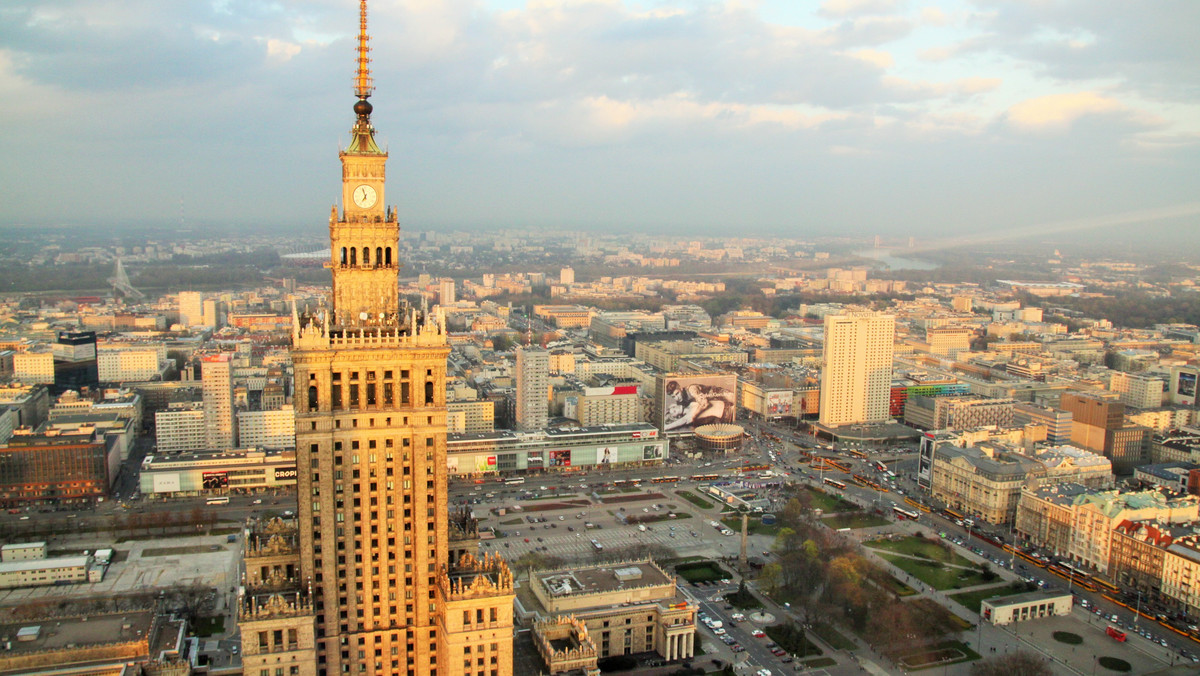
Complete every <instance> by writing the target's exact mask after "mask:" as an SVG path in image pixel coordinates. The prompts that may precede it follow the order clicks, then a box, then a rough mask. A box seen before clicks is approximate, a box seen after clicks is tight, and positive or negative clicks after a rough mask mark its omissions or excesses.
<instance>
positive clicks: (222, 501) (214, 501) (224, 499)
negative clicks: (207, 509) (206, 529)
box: [205, 496, 229, 505]
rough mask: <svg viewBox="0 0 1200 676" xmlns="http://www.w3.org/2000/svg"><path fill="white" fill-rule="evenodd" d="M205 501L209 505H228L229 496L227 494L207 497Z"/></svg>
mask: <svg viewBox="0 0 1200 676" xmlns="http://www.w3.org/2000/svg"><path fill="white" fill-rule="evenodd" d="M205 502H206V503H207V504H210V505H228V504H229V498H228V497H227V496H222V497H219V498H209V499H208V500H206V501H205Z"/></svg>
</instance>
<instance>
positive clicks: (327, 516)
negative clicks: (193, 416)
mask: <svg viewBox="0 0 1200 676" xmlns="http://www.w3.org/2000/svg"><path fill="white" fill-rule="evenodd" d="M366 4H367V3H366V2H365V0H363V1H362V2H360V31H359V38H358V74H357V77H356V78H355V94H356V95H357V97H358V101H357V102H356V103H355V104H354V113H355V116H356V121H355V124H354V127H353V129H352V130H351V132H350V133H351V143H350V145H349V147H347V148H346V149H345V150H344V151H342V152H341V153H340V154H339V157H340V159H341V163H342V205H343V207H342V210H341V211H340V212H339V209H338V207H337V205H335V206H334V207H333V209H332V213H331V215H330V219H329V237H330V243H331V249H332V250H331V260H330V262H329V266H330V268H331V270H332V277H333V292H332V307H329V308H321V309H319V310H315V311H311V312H308V311H306V312H304V313H302V314H301V313H294V318H293V319H294V323H293V326H294V329H293V334H292V362H293V365H294V372H295V385H296V387H295V392H296V395H295V410H296V461H297V470H298V478H297V489H298V491H299V510H298V515H297V526H298V552H297V553H298V557H297V562H298V567H297V569H296V570H297V573H296V583H297V586H298V587H300V592H301V595H305V594H308V593H311V598H310V599H305V603H306V604H308V605H306V606H304V607H310V608H311V609H312V615H309V616H308V619H309V621H311V622H313V623H314V624H315V649H314V656H313V658H314V662H315V665H316V671H315V673H316V674H318V676H334V675H342V674H354V675H359V674H363V675H370V676H381V675H385V674H386V675H393V676H394V675H397V674H400V675H405V674H407V676H451V675H459V674H471V675H472V676H510V675H511V674H512V641H513V633H512V604H513V589H512V575H511V573H510V572H509V570H508V567H507V565H506V564H505V563H504V561H503V560H502V559H500V558H499V557H488V558H484V559H482V560H480V559H476V558H475V557H474V556H472V555H465V556H462V557H461V558H458V559H457V560H456V561H455V562H454V563H451V558H450V556H449V551H450V534H449V516H448V513H447V489H446V474H447V463H446V359H447V357H448V355H449V352H450V349H449V347H448V345H447V342H446V331H445V322H444V319H443V317H442V315H441V312H440V309H438V308H435V309H434V310H433V311H432V312H424V311H418V310H416V309H413V308H408V307H401V305H400V303H399V297H398V285H397V278H398V271H399V263H398V260H397V257H396V254H397V250H398V244H399V230H400V229H399V224H398V222H397V218H396V212H395V210H394V209H392V208H387V207H385V206H384V205H385V203H384V180H385V165H386V162H387V153H385V152H383V151H381V150H380V149H379V146H378V145H377V144H376V142H375V130H374V128H373V127H372V126H371V120H370V116H371V112H372V107H371V104H370V103H369V102H368V101H367V98H368V97H369V96H370V94H371V92H372V90H373V86H372V81H371V78H370V72H369V70H368V69H367V66H368V64H369V62H370V61H369V59H368V58H367V43H368V41H369V37H368V35H367V13H366ZM260 587H261V585H260ZM309 590H311V591H309ZM260 597H261V594H260ZM265 605H266V604H265V603H264V602H263V601H262V600H261V598H259V600H257V601H255V602H254V603H253V604H249V606H248V607H249V608H250V609H251V610H254V609H261V608H263V607H265ZM278 605H279V604H278V603H276V606H278ZM295 607H300V606H295ZM257 612H259V614H260V615H261V610H259V611H257ZM243 615H244V616H245V617H249V616H250V611H249V610H247V611H245V612H244V613H243ZM297 624H300V622H299V621H297ZM272 631H274V629H272ZM244 640H256V639H249V638H245V639H244ZM285 644H286V641H285Z"/></svg>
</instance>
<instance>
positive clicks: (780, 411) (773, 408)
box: [763, 391, 792, 417]
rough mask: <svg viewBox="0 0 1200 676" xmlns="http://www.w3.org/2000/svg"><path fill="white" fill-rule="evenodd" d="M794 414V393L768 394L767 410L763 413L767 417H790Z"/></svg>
mask: <svg viewBox="0 0 1200 676" xmlns="http://www.w3.org/2000/svg"><path fill="white" fill-rule="evenodd" d="M791 414H792V393H791V391H785V392H767V410H766V411H765V412H764V413H763V415H766V416H767V417H778V416H789V415H791Z"/></svg>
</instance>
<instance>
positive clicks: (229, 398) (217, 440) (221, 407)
mask: <svg viewBox="0 0 1200 676" xmlns="http://www.w3.org/2000/svg"><path fill="white" fill-rule="evenodd" d="M200 392H201V396H202V399H203V401H204V426H205V432H206V445H207V446H208V448H209V449H210V450H219V451H227V450H231V449H233V447H234V443H235V442H236V438H235V430H234V417H233V360H232V359H231V358H230V356H229V354H228V353H222V354H212V355H208V356H206V357H204V358H203V359H201V360H200Z"/></svg>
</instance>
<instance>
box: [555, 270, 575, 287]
mask: <svg viewBox="0 0 1200 676" xmlns="http://www.w3.org/2000/svg"><path fill="white" fill-rule="evenodd" d="M558 283H559V284H574V283H575V270H574V269H572V268H563V269H562V270H559V271H558Z"/></svg>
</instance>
